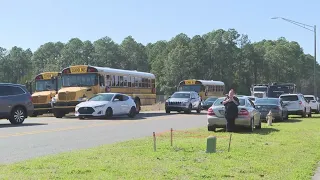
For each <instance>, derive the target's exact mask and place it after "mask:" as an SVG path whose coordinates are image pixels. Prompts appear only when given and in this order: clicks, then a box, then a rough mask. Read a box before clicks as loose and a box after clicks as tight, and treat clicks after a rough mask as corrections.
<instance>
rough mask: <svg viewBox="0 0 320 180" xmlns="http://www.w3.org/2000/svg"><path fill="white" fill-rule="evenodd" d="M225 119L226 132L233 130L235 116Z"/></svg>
mask: <svg viewBox="0 0 320 180" xmlns="http://www.w3.org/2000/svg"><path fill="white" fill-rule="evenodd" d="M226 119H227V124H226V131H227V132H233V131H234V130H235V120H236V118H234V117H228V118H226Z"/></svg>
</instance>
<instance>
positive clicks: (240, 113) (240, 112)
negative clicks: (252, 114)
mask: <svg viewBox="0 0 320 180" xmlns="http://www.w3.org/2000/svg"><path fill="white" fill-rule="evenodd" d="M238 115H239V116H248V115H249V112H248V111H247V110H246V109H241V110H240V111H239V113H238Z"/></svg>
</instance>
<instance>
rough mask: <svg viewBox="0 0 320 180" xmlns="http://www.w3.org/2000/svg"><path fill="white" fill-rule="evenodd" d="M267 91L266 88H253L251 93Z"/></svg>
mask: <svg viewBox="0 0 320 180" xmlns="http://www.w3.org/2000/svg"><path fill="white" fill-rule="evenodd" d="M267 90H268V88H267V87H255V88H253V91H264V92H265V91H267Z"/></svg>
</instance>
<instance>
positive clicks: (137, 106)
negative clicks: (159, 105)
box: [135, 99, 141, 114]
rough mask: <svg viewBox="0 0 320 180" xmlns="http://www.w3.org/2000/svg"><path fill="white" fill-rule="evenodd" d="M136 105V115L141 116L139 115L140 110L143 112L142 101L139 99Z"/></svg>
mask: <svg viewBox="0 0 320 180" xmlns="http://www.w3.org/2000/svg"><path fill="white" fill-rule="evenodd" d="M135 103H136V114H139V113H140V110H141V103H140V100H139V99H137V100H136V101H135Z"/></svg>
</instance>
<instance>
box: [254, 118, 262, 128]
mask: <svg viewBox="0 0 320 180" xmlns="http://www.w3.org/2000/svg"><path fill="white" fill-rule="evenodd" d="M255 128H256V129H261V120H260V121H259V125H257V126H255Z"/></svg>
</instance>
